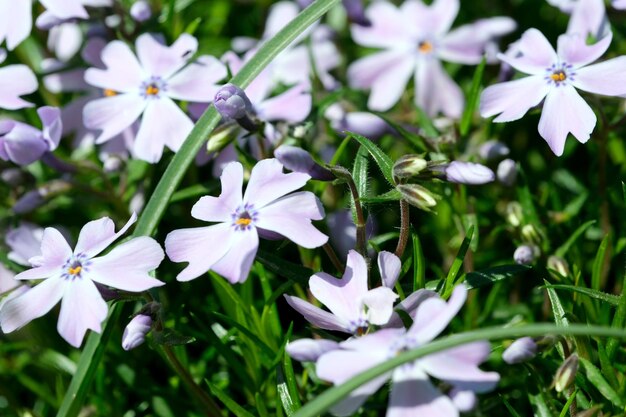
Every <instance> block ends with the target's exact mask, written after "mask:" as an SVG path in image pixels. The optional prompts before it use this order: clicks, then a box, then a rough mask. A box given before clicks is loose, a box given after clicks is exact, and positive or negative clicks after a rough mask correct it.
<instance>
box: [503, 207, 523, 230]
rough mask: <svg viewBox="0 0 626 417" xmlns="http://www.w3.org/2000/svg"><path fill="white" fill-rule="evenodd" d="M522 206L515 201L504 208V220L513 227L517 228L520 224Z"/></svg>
mask: <svg viewBox="0 0 626 417" xmlns="http://www.w3.org/2000/svg"><path fill="white" fill-rule="evenodd" d="M523 217H524V215H523V214H522V206H521V205H520V203H518V202H517V201H513V202H511V203H509V204H508V205H507V207H506V220H507V221H508V222H509V224H510V225H511V226H513V227H519V225H520V224H522V219H523Z"/></svg>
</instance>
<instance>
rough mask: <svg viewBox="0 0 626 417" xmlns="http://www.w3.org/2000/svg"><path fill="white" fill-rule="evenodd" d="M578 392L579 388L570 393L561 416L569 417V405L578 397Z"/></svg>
mask: <svg viewBox="0 0 626 417" xmlns="http://www.w3.org/2000/svg"><path fill="white" fill-rule="evenodd" d="M577 393H578V389H576V390H575V391H574V392H572V393H571V394H570V396H569V398H568V399H567V402H566V403H565V405H563V408H562V409H561V413H560V414H559V417H567V415H568V413H569V407H570V405H572V403H573V402H574V400H575V399H576V394H577Z"/></svg>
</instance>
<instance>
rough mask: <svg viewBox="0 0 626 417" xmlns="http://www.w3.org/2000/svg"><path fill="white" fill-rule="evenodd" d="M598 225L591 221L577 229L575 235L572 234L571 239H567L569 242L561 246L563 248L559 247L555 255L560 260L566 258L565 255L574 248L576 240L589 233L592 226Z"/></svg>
mask: <svg viewBox="0 0 626 417" xmlns="http://www.w3.org/2000/svg"><path fill="white" fill-rule="evenodd" d="M595 223H596V221H595V220H589V221H588V222H585V223H583V224H581V225H580V226H579V227H578V229H576V230H575V231H574V233H572V235H571V236H570V237H569V239H567V241H566V242H565V243H564V244H563V245H561V247H559V248H558V249H557V250H556V252H554V254H555V255H556V256H558V257H560V258H562V257H564V256H565V254H566V253H567V252H568V251H569V250H570V248H571V247H572V245H573V244H574V243H575V242H576V240H578V238H579V237H580V236H581V235H582V234H583V233H585V232H586V231H587V229H589V228H590V227H591V226H593V225H594V224H595Z"/></svg>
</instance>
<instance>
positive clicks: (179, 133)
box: [133, 97, 193, 163]
mask: <svg viewBox="0 0 626 417" xmlns="http://www.w3.org/2000/svg"><path fill="white" fill-rule="evenodd" d="M191 129H193V122H192V121H191V119H190V118H189V116H187V115H186V114H185V113H184V112H183V111H182V110H181V109H180V107H178V106H177V105H176V103H174V102H173V101H172V100H171V99H169V98H167V97H163V98H160V99H155V100H151V101H150V102H149V104H148V105H147V107H146V111H145V112H144V115H143V117H142V119H141V126H140V127H139V132H137V137H136V138H135V145H134V147H133V152H134V154H135V156H136V157H137V158H139V159H143V160H144V161H147V162H150V163H156V162H158V161H159V160H160V159H161V155H162V154H163V147H164V145H167V147H168V148H170V149H171V150H172V151H174V152H177V151H178V149H180V146H181V145H182V144H183V142H184V141H185V139H186V138H187V136H188V135H189V132H191Z"/></svg>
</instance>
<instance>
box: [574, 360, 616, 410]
mask: <svg viewBox="0 0 626 417" xmlns="http://www.w3.org/2000/svg"><path fill="white" fill-rule="evenodd" d="M579 359H580V363H581V364H582V365H583V367H584V368H585V375H586V376H587V379H588V380H589V382H591V383H592V384H593V385H594V386H595V387H596V388H597V389H598V391H600V394H602V396H603V397H604V398H606V399H607V400H609V401H610V402H612V403H613V405H615V406H616V407H619V408H623V407H624V401H623V400H622V399H621V398H620V396H619V394H618V393H617V392H615V390H614V389H613V387H611V385H609V383H608V382H606V379H604V377H603V376H602V372H600V370H599V369H598V368H596V366H595V365H594V364H592V363H591V362H589V361H588V360H587V359H585V358H579Z"/></svg>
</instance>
